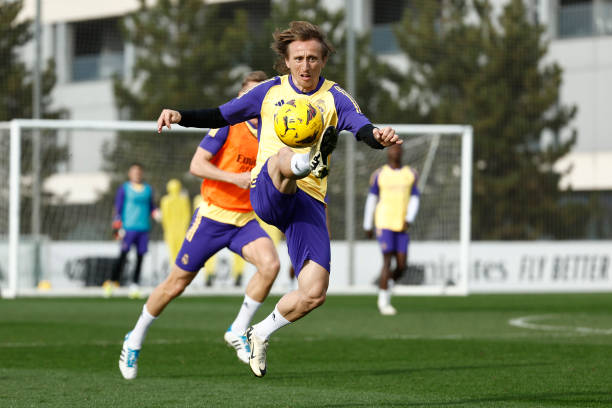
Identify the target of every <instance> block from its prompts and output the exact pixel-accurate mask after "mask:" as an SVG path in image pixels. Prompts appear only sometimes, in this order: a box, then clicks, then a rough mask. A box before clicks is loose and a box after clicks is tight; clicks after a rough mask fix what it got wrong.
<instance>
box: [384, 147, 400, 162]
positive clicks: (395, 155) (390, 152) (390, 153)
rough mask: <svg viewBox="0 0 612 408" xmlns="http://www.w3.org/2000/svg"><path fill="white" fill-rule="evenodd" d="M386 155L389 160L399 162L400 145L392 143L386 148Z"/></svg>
mask: <svg viewBox="0 0 612 408" xmlns="http://www.w3.org/2000/svg"><path fill="white" fill-rule="evenodd" d="M387 157H388V158H389V161H390V162H393V163H399V162H401V161H402V145H398V144H394V145H391V146H389V147H388V148H387Z"/></svg>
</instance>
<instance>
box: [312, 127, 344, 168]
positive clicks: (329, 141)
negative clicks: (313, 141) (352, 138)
mask: <svg viewBox="0 0 612 408" xmlns="http://www.w3.org/2000/svg"><path fill="white" fill-rule="evenodd" d="M337 143H338V131H337V130H336V128H335V127H333V126H328V127H327V128H325V130H324V131H323V136H321V141H320V142H319V144H318V145H315V146H314V147H313V148H312V149H311V150H310V173H311V174H312V175H314V176H315V177H317V178H321V179H322V178H324V177H326V176H327V175H328V174H329V167H328V159H329V155H330V154H331V152H333V151H334V149H335V148H336V144H337Z"/></svg>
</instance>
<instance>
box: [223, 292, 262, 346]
mask: <svg viewBox="0 0 612 408" xmlns="http://www.w3.org/2000/svg"><path fill="white" fill-rule="evenodd" d="M259 306H261V303H260V302H258V301H256V300H253V299H251V298H250V297H249V295H246V294H245V295H244V301H243V302H242V306H240V311H239V312H238V316H236V320H234V323H232V325H231V326H230V327H231V328H232V331H233V332H234V333H237V334H240V335H241V336H242V335H243V334H244V332H245V331H246V329H247V328H248V327H249V325H250V324H251V319H252V318H253V316H255V312H257V309H259Z"/></svg>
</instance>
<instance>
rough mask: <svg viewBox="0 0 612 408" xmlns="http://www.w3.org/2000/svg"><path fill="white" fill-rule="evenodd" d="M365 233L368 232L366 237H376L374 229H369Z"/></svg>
mask: <svg viewBox="0 0 612 408" xmlns="http://www.w3.org/2000/svg"><path fill="white" fill-rule="evenodd" d="M365 234H366V237H368V239H372V238H374V231H372V230H367V231H366V232H365Z"/></svg>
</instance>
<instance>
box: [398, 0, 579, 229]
mask: <svg viewBox="0 0 612 408" xmlns="http://www.w3.org/2000/svg"><path fill="white" fill-rule="evenodd" d="M472 3H473V7H471V6H470V5H469V4H472ZM544 33H545V29H544V27H543V26H542V25H540V24H537V23H534V22H533V21H531V20H530V18H529V16H528V13H527V10H526V9H525V6H524V4H523V2H522V1H521V0H511V1H510V2H509V3H508V4H507V5H506V6H505V7H504V9H503V12H502V13H501V15H500V16H499V18H496V17H495V16H494V15H493V14H492V11H491V5H490V3H489V1H488V0H477V1H474V2H467V1H465V0H445V1H441V2H431V1H426V0H415V1H414V2H413V3H412V7H410V8H407V10H406V12H405V15H404V16H403V19H402V21H401V23H400V24H399V25H397V27H396V29H395V34H396V37H397V40H398V43H399V46H400V48H401V49H402V51H403V52H404V53H405V54H406V55H407V57H408V58H409V60H410V63H409V70H408V74H407V75H405V76H396V77H393V78H392V80H393V81H394V82H395V83H396V84H397V85H398V88H399V91H400V92H399V93H400V95H401V96H402V97H403V100H402V101H401V102H400V103H403V104H404V105H405V106H407V108H406V116H407V117H410V118H412V119H413V120H415V121H418V122H423V123H466V124H471V125H472V126H473V128H474V135H475V140H474V177H473V200H472V203H473V207H472V217H473V219H472V231H473V233H472V237H473V238H474V239H537V238H545V237H555V236H563V234H564V233H565V232H567V230H571V229H572V228H575V227H576V223H577V222H578V218H577V217H576V215H577V214H579V213H580V208H576V207H572V208H570V207H568V206H565V205H563V204H562V200H561V198H562V193H561V192H560V190H559V187H558V184H559V179H560V177H561V176H562V173H560V172H558V171H556V170H555V169H554V168H553V165H554V163H555V162H557V161H558V160H559V159H560V158H561V157H563V156H564V155H566V154H567V153H568V152H569V151H570V149H571V147H572V146H573V145H574V143H575V141H576V132H575V130H568V126H569V124H570V122H571V120H572V119H573V118H574V116H575V114H576V108H575V107H573V106H566V105H561V104H559V89H560V86H561V82H562V70H561V68H560V67H559V65H558V64H556V63H554V62H553V63H551V62H546V61H544V57H545V56H546V53H547V51H548V43H547V42H546V40H545V38H544ZM544 136H547V137H544ZM572 214H573V215H572Z"/></svg>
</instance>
